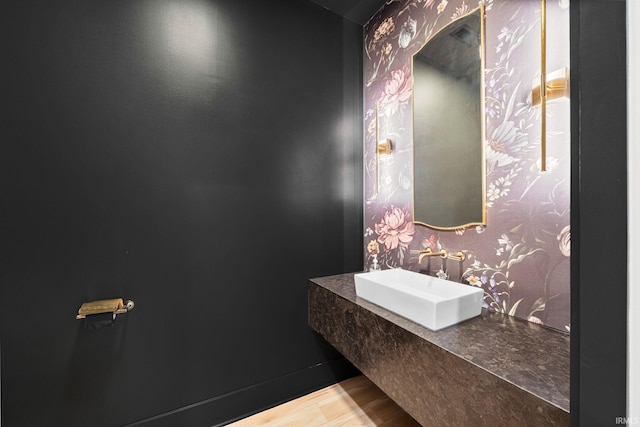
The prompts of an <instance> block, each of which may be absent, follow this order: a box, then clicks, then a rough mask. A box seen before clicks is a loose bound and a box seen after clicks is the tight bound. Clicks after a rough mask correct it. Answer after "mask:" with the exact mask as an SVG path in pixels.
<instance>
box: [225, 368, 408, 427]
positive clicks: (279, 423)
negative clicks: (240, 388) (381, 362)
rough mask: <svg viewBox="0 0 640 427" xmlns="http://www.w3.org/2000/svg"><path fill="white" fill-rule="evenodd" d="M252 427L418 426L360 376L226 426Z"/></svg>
mask: <svg viewBox="0 0 640 427" xmlns="http://www.w3.org/2000/svg"><path fill="white" fill-rule="evenodd" d="M256 426H268V427H284V426H287V427H298V426H300V427H302V426H304V427H313V426H330V427H337V426H344V427H358V426H367V427H369V426H376V427H420V424H418V423H417V422H416V421H415V420H414V419H413V418H411V417H410V416H409V415H408V414H407V413H406V412H404V411H403V410H402V408H400V407H399V406H398V405H396V404H395V402H393V401H392V400H391V399H390V398H389V397H387V395H385V394H384V393H383V392H382V391H381V390H380V389H379V388H378V387H376V386H375V385H374V384H373V383H372V382H371V381H369V379H367V377H365V376H362V375H361V376H358V377H354V378H350V379H348V380H345V381H342V382H341V383H338V384H334V385H332V386H329V387H326V388H323V389H321V390H318V391H316V392H313V393H311V394H308V395H306V396H302V397H299V398H298V399H295V400H292V401H290V402H287V403H283V404H282V405H279V406H276V407H274V408H271V409H268V410H266V411H263V412H260V413H257V414H255V415H252V416H250V417H248V418H244V419H242V420H240V421H236V422H234V423H231V424H229V427H256Z"/></svg>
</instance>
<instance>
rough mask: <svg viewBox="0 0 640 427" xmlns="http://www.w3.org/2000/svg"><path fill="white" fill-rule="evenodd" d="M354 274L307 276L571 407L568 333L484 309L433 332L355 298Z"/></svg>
mask: <svg viewBox="0 0 640 427" xmlns="http://www.w3.org/2000/svg"><path fill="white" fill-rule="evenodd" d="M353 274H354V273H348V274H340V275H336V276H329V277H321V278H315V279H311V280H310V282H311V283H313V284H316V285H318V286H320V287H322V288H324V289H326V290H328V291H330V292H332V293H334V294H336V295H337V296H339V297H340V298H343V299H345V300H347V301H349V302H351V303H353V304H356V305H357V306H360V307H362V308H364V309H367V310H369V311H371V312H372V313H374V314H376V315H377V316H379V317H381V318H384V319H386V320H387V321H389V322H392V323H393V324H395V325H397V326H399V327H401V328H403V329H405V330H407V331H409V332H410V333H412V334H414V335H416V336H418V337H420V338H422V339H424V340H426V341H428V342H430V343H432V344H434V345H436V346H438V347H440V348H442V349H444V350H446V351H447V352H449V353H451V354H453V355H456V356H458V357H460V358H463V359H465V360H466V361H468V362H469V363H472V364H474V365H476V366H478V367H480V368H482V369H484V370H486V371H487V372H489V373H491V374H493V375H495V376H497V377H499V378H501V379H503V380H505V381H508V382H509V383H511V384H513V385H515V386H517V387H519V388H521V389H522V390H524V391H526V392H528V393H531V394H533V395H535V396H537V397H539V398H540V399H543V400H544V401H546V402H548V403H550V404H551V405H553V406H556V407H558V408H560V409H561V410H563V411H566V412H567V413H568V412H569V335H567V334H565V333H562V332H559V331H556V330H552V329H548V328H545V327H543V326H540V325H537V324H533V323H530V322H526V321H524V320H520V319H516V318H514V317H511V316H507V315H503V314H500V313H493V312H488V311H486V310H483V312H482V314H481V315H480V316H478V317H475V318H473V319H469V320H467V321H464V322H462V323H459V324H457V325H453V326H450V327H448V328H445V329H442V330H440V331H437V332H434V331H431V330H429V329H427V328H425V327H422V326H420V325H418V324H416V323H414V322H412V321H410V320H407V319H405V318H403V317H401V316H398V315H396V314H395V313H392V312H390V311H388V310H386V309H384V308H382V307H379V306H377V305H375V304H372V303H369V302H368V301H366V300H363V299H361V298H358V297H357V296H356V292H355V283H354V279H353Z"/></svg>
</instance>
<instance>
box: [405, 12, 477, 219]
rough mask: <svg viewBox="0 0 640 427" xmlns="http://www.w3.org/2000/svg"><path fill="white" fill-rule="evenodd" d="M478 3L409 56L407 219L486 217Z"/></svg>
mask: <svg viewBox="0 0 640 427" xmlns="http://www.w3.org/2000/svg"><path fill="white" fill-rule="evenodd" d="M483 21H484V11H483V9H482V7H480V8H478V9H476V10H474V11H473V12H471V13H469V14H468V15H465V16H463V17H461V18H459V19H457V20H455V21H452V22H451V23H450V24H448V25H447V26H446V27H444V28H443V29H442V30H440V31H439V32H438V33H437V34H436V35H435V36H433V37H432V38H431V39H429V40H428V41H427V43H426V44H425V46H424V47H423V48H422V49H421V50H420V51H418V52H417V53H416V54H415V55H414V57H413V97H414V98H413V115H414V116H413V150H414V154H413V156H414V159H413V170H414V181H413V199H414V200H413V206H414V216H413V218H414V221H415V222H416V223H419V224H423V225H426V226H428V227H432V228H437V229H454V228H460V227H463V226H469V225H474V224H485V223H486V203H485V169H484V147H483V144H484V97H483V92H484V89H483V78H482V77H483V76H482V74H483V50H484V43H483V39H484V37H483V31H484V25H483Z"/></svg>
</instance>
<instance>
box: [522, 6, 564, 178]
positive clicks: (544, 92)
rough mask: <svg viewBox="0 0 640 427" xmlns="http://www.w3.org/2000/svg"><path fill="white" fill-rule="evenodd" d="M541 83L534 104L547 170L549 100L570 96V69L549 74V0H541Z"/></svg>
mask: <svg viewBox="0 0 640 427" xmlns="http://www.w3.org/2000/svg"><path fill="white" fill-rule="evenodd" d="M540 51H541V53H540V84H539V86H536V83H535V81H534V83H533V86H534V87H533V89H532V93H531V95H532V96H531V100H532V104H533V105H534V106H535V105H540V108H541V111H540V116H541V117H540V170H541V171H542V172H544V171H546V170H547V101H551V100H554V99H558V98H562V97H566V98H569V70H568V69H567V68H563V69H561V70H558V71H554V72H553V73H551V74H549V75H547V0H540Z"/></svg>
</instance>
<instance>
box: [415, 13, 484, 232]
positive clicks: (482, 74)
mask: <svg viewBox="0 0 640 427" xmlns="http://www.w3.org/2000/svg"><path fill="white" fill-rule="evenodd" d="M478 12H479V13H480V127H481V129H480V136H481V138H480V141H478V143H479V144H480V157H481V158H480V159H479V161H480V162H481V172H480V173H481V180H482V183H481V189H482V196H481V210H482V213H481V216H482V219H481V220H480V221H472V222H468V223H464V224H459V225H457V224H456V225H455V226H438V225H434V224H428V223H426V222H422V221H419V220H416V216H415V206H416V205H415V200H416V191H415V177H416V169H415V168H416V162H415V143H416V138H415V91H413V93H412V123H411V132H412V143H413V150H412V166H413V174H412V175H413V177H412V179H413V182H412V189H413V195H412V196H413V199H412V210H413V212H412V218H413V219H414V221H413V222H414V223H415V224H419V225H423V226H425V227H429V228H433V229H436V230H458V229H461V228H466V227H471V226H476V225H486V223H487V190H486V153H485V144H486V112H485V110H486V107H485V76H484V73H485V47H486V44H485V7H484V3H480V5H479V6H478V7H477V8H474V9H473V10H471V11H469V12H468V13H466V14H464V15H462V16H459V17H458V18H456V19H455V20H452V21H451V22H449V23H447V25H445V26H444V27H442V28H441V29H440V30H438V31H437V32H435V33H434V34H432V35H431V36H430V37H429V38H427V40H425V42H424V43H423V44H422V46H421V47H420V49H418V50H417V51H416V52H415V53H414V54H413V56H412V58H411V78H412V87H415V86H414V85H415V74H414V59H415V56H416V55H418V54H419V53H420V52H421V51H422V49H423V48H424V47H425V46H426V45H427V44H428V43H429V42H430V41H432V40H433V39H434V38H435V37H436V36H437V35H439V34H440V33H442V31H444V30H446V29H447V28H449V26H450V25H451V24H453V23H455V22H457V21H459V20H461V19H464V18H466V17H468V16H469V15H472V14H475V13H478ZM460 179H463V177H460Z"/></svg>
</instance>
